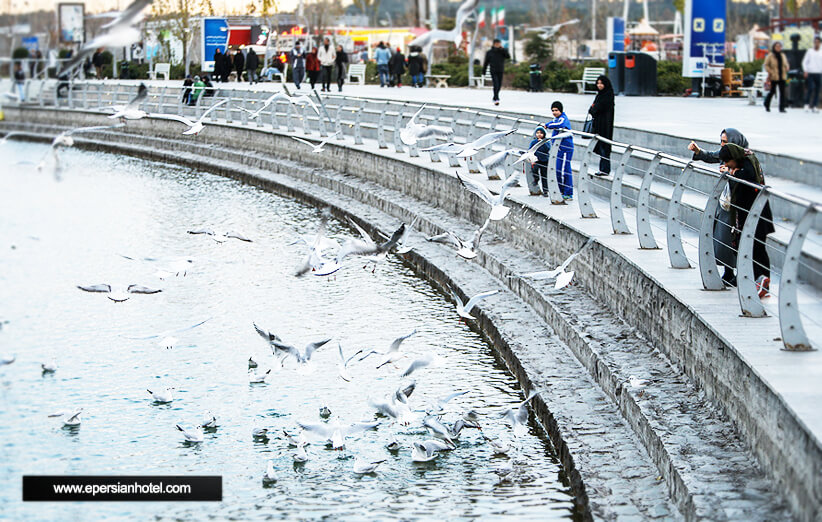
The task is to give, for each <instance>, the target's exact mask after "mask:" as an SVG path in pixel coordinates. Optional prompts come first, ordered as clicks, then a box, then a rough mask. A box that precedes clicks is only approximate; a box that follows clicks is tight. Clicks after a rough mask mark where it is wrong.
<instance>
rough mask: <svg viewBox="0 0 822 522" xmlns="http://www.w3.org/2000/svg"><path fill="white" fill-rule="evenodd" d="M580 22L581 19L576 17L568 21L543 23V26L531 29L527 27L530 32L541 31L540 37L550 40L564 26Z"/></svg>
mask: <svg viewBox="0 0 822 522" xmlns="http://www.w3.org/2000/svg"><path fill="white" fill-rule="evenodd" d="M578 22H579V19H577V18H574V19H573V20H568V21H567V22H562V23H561V24H555V25H543V26H541V27H532V28H530V29H527V30H526V32H528V33H531V32H536V33H539V37H540V38H542V39H543V40H549V39H551V38H553V36H554V35H555V34H557V32H558V31H559V30H560V29H562V28H563V27H564V26H566V25H571V24H575V23H578Z"/></svg>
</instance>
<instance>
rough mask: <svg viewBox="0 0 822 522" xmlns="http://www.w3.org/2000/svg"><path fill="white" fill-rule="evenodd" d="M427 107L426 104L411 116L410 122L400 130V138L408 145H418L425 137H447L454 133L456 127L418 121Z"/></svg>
mask: <svg viewBox="0 0 822 522" xmlns="http://www.w3.org/2000/svg"><path fill="white" fill-rule="evenodd" d="M423 109H425V105H423V106H422V107H420V109H419V110H418V111H417V112H416V113H414V115H413V116H411V119H410V120H409V121H408V123H406V124H405V127H404V128H403V129H402V130H401V131H400V139H401V140H402V142H403V143H405V144H406V145H416V144H417V141H418V140H422V139H425V138H436V137H446V136H450V135H451V134H453V133H454V129H450V128H448V127H441V126H438V125H424V124H421V123H417V116H419V115H420V113H421V112H422V111H423Z"/></svg>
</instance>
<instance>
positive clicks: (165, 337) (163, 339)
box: [126, 317, 211, 350]
mask: <svg viewBox="0 0 822 522" xmlns="http://www.w3.org/2000/svg"><path fill="white" fill-rule="evenodd" d="M210 320H211V318H210V317H209V318H208V319H205V320H203V321H200V322H199V323H196V324H193V325H191V326H184V327H182V328H177V329H171V330H165V331H162V332H160V333H157V334H154V335H147V336H145V337H128V336H126V339H132V340H135V341H145V340H148V339H159V341H158V342H157V344H158V345H159V346H161V347H163V348H165V349H166V350H170V349H172V348H174V347H175V346H177V345H178V343H179V342H180V340H179V339H178V338H176V337H174V334H178V333H181V332H185V331H187V330H191V329H194V328H197V327H198V326H200V325H201V324H204V323H206V322H208V321H210Z"/></svg>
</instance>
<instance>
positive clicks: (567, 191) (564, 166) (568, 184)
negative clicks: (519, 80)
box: [545, 101, 574, 200]
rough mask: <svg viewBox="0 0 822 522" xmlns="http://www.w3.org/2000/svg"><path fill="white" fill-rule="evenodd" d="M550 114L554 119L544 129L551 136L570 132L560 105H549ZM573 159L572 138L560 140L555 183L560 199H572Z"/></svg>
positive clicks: (569, 125)
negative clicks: (551, 131)
mask: <svg viewBox="0 0 822 522" xmlns="http://www.w3.org/2000/svg"><path fill="white" fill-rule="evenodd" d="M551 114H553V115H554V119H553V120H551V121H549V122H548V123H546V124H545V127H546V128H548V129H551V130H553V131H554V133H553V134H552V135H551V136H556V135H557V134H560V133H562V132H567V131H570V130H571V121H570V120H569V119H568V116H566V115H565V112H563V107H562V103H561V102H559V101H555V102H554V103H552V104H551ZM573 157H574V138H573V136H568V137H566V138H562V141H561V142H560V143H559V152H558V154H557V183H559V191H560V192H561V193H562V199H566V200H570V199H573V198H574V178H573V174H572V173H571V158H573Z"/></svg>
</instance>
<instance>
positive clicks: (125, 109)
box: [109, 83, 148, 120]
mask: <svg viewBox="0 0 822 522" xmlns="http://www.w3.org/2000/svg"><path fill="white" fill-rule="evenodd" d="M147 97H148V87H146V84H144V83H141V84H140V87H138V88H137V94H135V95H134V98H132V99H131V100H129V102H128V103H127V104H126V105H113V106H111V107H109V108H110V109H112V110H114V114H112V115H111V116H109V119H111V120H114V119H117V118H121V119H124V120H140V119H142V118H145V117H146V116H148V113H147V112H146V111H144V110H142V109H140V108H139V107H140V104H141V103H143V100H145V99H146V98H147Z"/></svg>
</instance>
